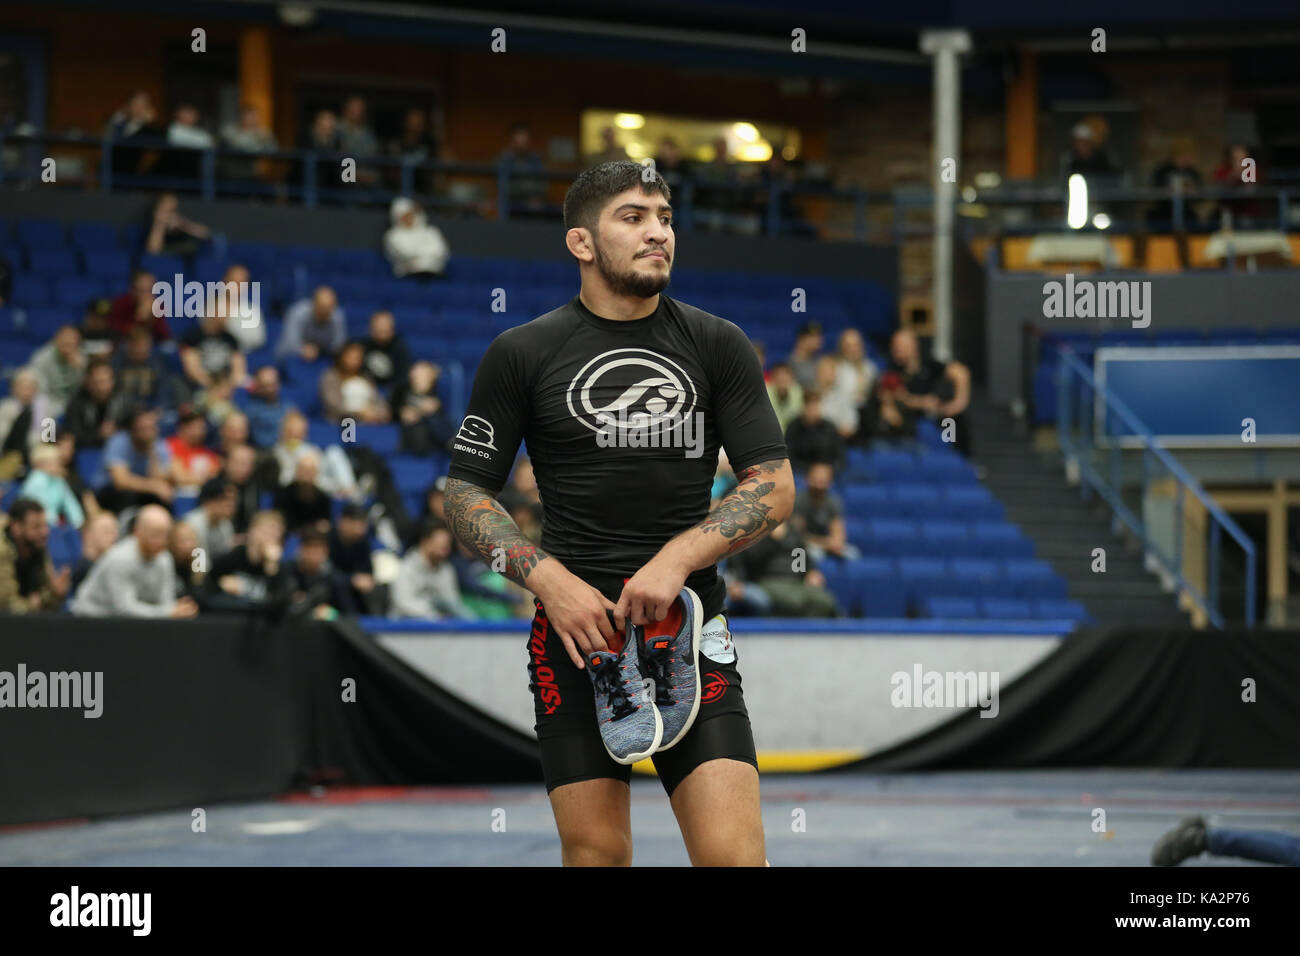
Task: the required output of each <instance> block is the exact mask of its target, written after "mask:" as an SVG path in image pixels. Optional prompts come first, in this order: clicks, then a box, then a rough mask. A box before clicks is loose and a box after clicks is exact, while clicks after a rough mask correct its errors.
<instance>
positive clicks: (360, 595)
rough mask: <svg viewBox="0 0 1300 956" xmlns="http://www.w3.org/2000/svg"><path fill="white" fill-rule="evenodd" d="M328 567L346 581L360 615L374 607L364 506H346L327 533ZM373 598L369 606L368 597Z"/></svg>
mask: <svg viewBox="0 0 1300 956" xmlns="http://www.w3.org/2000/svg"><path fill="white" fill-rule="evenodd" d="M329 536H330V563H331V564H333V565H334V567H335V568H337V569H338V571H339V573H340V574H342V575H343V576H344V577H346V578H347V579H348V583H349V584H350V585H351V586H352V600H353V601H354V602H355V603H356V606H357V607H359V608H361V609H362V611H363V612H371V613H373V611H374V610H375V609H376V607H377V606H378V603H379V601H378V595H376V594H375V568H374V565H373V564H372V563H371V559H370V522H369V519H368V518H367V515H366V508H365V506H364V505H359V504H348V505H344V506H343V513H342V514H341V515H339V520H338V522H337V523H336V524H335V525H334V526H333V527H332V528H331V529H330V533H329ZM372 595H375V600H374V601H373V602H372V599H371V596H372Z"/></svg>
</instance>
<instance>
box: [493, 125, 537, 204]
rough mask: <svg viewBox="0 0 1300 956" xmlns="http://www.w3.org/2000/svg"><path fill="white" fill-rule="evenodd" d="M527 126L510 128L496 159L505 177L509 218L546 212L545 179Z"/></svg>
mask: <svg viewBox="0 0 1300 956" xmlns="http://www.w3.org/2000/svg"><path fill="white" fill-rule="evenodd" d="M531 139H532V137H531V134H530V132H529V130H528V124H527V123H516V124H515V125H514V126H512V127H511V128H510V140H509V142H508V143H507V144H506V148H505V149H504V150H502V151H501V155H500V156H499V157H498V158H497V165H498V166H499V167H500V168H502V169H503V170H504V171H505V173H506V174H507V176H508V177H509V183H510V184H509V186H508V187H507V188H508V195H507V201H508V202H509V206H510V215H512V216H530V215H532V216H536V215H539V214H544V213H545V211H546V178H545V175H544V173H545V168H544V167H543V166H542V157H541V156H539V155H538V154H537V153H536V152H534V151H533V148H532V143H531Z"/></svg>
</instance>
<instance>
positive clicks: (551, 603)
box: [529, 558, 616, 670]
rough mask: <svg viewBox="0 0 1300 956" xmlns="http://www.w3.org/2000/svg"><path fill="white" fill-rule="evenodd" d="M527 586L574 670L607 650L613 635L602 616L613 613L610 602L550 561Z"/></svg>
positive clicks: (541, 565) (535, 571)
mask: <svg viewBox="0 0 1300 956" xmlns="http://www.w3.org/2000/svg"><path fill="white" fill-rule="evenodd" d="M539 576H540V579H539ZM534 579H537V580H534ZM529 584H530V585H532V588H533V593H534V594H536V595H537V599H538V600H539V601H541V602H542V606H543V607H544V608H545V609H546V619H547V621H549V622H550V625H551V627H553V628H554V629H555V633H556V634H558V635H559V636H560V640H561V642H563V644H564V649H565V650H566V651H568V652H569V657H570V659H572V661H573V665H574V666H575V667H577V668H578V669H579V670H583V669H584V668H585V667H586V666H587V665H586V656H587V655H588V654H590V653H592V652H593V651H607V650H609V645H608V643H607V642H608V641H610V640H612V639H613V637H614V634H615V633H616V632H615V630H614V625H613V624H612V623H611V622H610V619H609V615H608V614H606V613H605V612H606V611H607V610H608V611H612V610H614V607H615V605H614V602H613V601H611V600H610V599H609V598H607V597H605V595H603V594H601V593H600V592H599V591H597V590H596V589H595V588H594V587H592V586H591V585H590V584H588V583H587V582H586V581H584V580H582V578H580V577H578V576H577V575H576V574H574V573H573V572H572V571H570V570H568V569H567V568H565V567H564V566H563V565H561V564H560V563H559V562H558V561H556V560H555V559H554V558H550V559H548V560H546V561H543V562H542V563H541V564H539V565H538V566H537V567H536V568H535V569H534V570H533V573H532V574H531V575H530V580H529Z"/></svg>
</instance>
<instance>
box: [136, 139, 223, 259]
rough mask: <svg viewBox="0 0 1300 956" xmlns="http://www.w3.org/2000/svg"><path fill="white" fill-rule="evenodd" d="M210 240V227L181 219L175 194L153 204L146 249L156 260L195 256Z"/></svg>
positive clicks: (166, 195)
mask: <svg viewBox="0 0 1300 956" xmlns="http://www.w3.org/2000/svg"><path fill="white" fill-rule="evenodd" d="M195 115H197V114H195ZM211 236H212V230H211V229H209V228H208V227H207V226H205V225H203V224H202V223H198V222H195V221H194V220H192V219H186V218H185V217H184V216H182V215H181V211H180V200H179V199H177V198H176V194H175V193H163V194H162V195H161V196H159V197H158V202H157V203H155V204H154V209H153V219H152V220H151V222H150V224H149V235H148V237H147V238H146V239H145V244H144V249H145V252H147V253H149V254H150V255H155V256H156V255H169V256H192V255H193V254H194V253H196V252H198V250H199V240H206V239H209V238H211Z"/></svg>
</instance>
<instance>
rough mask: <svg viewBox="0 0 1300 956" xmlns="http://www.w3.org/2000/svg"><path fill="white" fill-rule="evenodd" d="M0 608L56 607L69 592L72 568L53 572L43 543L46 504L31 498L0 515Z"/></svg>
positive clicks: (22, 610)
mask: <svg viewBox="0 0 1300 956" xmlns="http://www.w3.org/2000/svg"><path fill="white" fill-rule="evenodd" d="M0 521H3V522H4V523H3V524H0V529H2V530H0V609H3V610H4V611H5V612H6V613H9V614H29V613H33V614H34V613H40V612H42V611H46V612H49V611H57V610H58V609H59V607H60V606H61V605H62V604H63V598H64V597H65V596H66V595H67V593H68V585H69V580H70V578H71V574H72V571H71V569H70V568H64V569H63V570H62V571H60V572H59V573H58V574H55V573H54V565H53V564H52V563H51V561H50V555H49V552H48V551H46V545H48V544H49V540H50V525H49V522H48V521H46V519H45V507H44V506H43V505H42V504H41V503H40V502H38V501H33V500H32V499H31V498H19V499H18V500H17V501H15V502H14V503H13V504H12V505H10V506H9V518H8V521H4V519H2V518H0Z"/></svg>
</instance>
